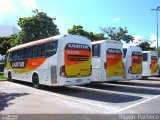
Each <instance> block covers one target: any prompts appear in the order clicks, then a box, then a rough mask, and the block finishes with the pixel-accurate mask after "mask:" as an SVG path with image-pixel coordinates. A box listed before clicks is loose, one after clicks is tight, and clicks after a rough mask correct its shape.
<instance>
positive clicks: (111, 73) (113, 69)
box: [105, 48, 124, 77]
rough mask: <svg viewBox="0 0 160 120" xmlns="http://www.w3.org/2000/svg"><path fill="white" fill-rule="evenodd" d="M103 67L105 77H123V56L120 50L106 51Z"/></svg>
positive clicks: (110, 49)
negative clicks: (104, 68)
mask: <svg viewBox="0 0 160 120" xmlns="http://www.w3.org/2000/svg"><path fill="white" fill-rule="evenodd" d="M105 67H106V77H115V76H124V66H123V56H122V51H121V50H120V49H115V48H108V49H107V51H106V63H105Z"/></svg>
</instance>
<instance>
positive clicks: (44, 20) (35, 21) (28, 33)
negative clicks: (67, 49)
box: [17, 9, 59, 43]
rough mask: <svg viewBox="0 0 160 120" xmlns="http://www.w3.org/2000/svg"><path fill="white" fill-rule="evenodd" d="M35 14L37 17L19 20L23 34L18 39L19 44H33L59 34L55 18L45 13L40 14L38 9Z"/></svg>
mask: <svg viewBox="0 0 160 120" xmlns="http://www.w3.org/2000/svg"><path fill="white" fill-rule="evenodd" d="M33 13H34V14H35V15H33V16H31V17H23V18H19V20H18V25H19V26H20V28H21V32H20V33H19V37H18V38H17V42H18V43H26V42H31V41H34V40H38V39H43V38H46V37H50V36H54V35H58V34H59V30H58V28H57V25H55V24H54V23H53V20H56V19H55V18H51V17H49V16H47V14H46V13H44V12H39V11H38V9H36V10H34V11H33Z"/></svg>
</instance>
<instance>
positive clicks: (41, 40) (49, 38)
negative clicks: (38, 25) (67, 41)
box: [7, 35, 65, 52]
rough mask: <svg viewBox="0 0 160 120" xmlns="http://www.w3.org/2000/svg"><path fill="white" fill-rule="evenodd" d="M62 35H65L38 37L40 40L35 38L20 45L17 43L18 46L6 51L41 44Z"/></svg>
mask: <svg viewBox="0 0 160 120" xmlns="http://www.w3.org/2000/svg"><path fill="white" fill-rule="evenodd" d="M63 36H65V35H57V36H52V37H48V38H45V39H40V40H36V41H33V42H29V43H25V44H22V45H19V46H16V47H12V48H10V49H9V50H8V51H7V52H10V51H14V50H18V49H21V48H25V47H29V46H33V45H37V44H41V43H45V42H48V41H54V40H57V39H60V38H61V37H63Z"/></svg>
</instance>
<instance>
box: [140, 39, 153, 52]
mask: <svg viewBox="0 0 160 120" xmlns="http://www.w3.org/2000/svg"><path fill="white" fill-rule="evenodd" d="M138 46H139V47H141V49H142V51H148V50H156V48H155V47H151V45H150V44H149V42H147V41H144V42H141V43H140V44H139V45H138Z"/></svg>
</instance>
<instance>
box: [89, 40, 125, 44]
mask: <svg viewBox="0 0 160 120" xmlns="http://www.w3.org/2000/svg"><path fill="white" fill-rule="evenodd" d="M101 43H118V44H122V43H121V42H119V41H116V40H99V41H94V42H92V44H101Z"/></svg>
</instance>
